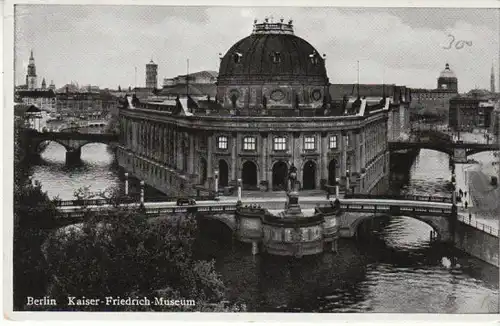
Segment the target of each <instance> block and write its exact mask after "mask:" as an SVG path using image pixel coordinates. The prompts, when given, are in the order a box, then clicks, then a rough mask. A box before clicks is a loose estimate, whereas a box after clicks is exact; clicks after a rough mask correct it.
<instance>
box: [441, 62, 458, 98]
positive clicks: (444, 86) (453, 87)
mask: <svg viewBox="0 0 500 326" xmlns="http://www.w3.org/2000/svg"><path fill="white" fill-rule="evenodd" d="M437 89H441V90H449V91H450V92H455V93H458V80H457V76H455V73H454V72H453V70H451V69H450V65H449V64H446V66H445V68H444V70H443V71H441V74H439V78H438V80H437Z"/></svg>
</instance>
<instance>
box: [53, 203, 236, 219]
mask: <svg viewBox="0 0 500 326" xmlns="http://www.w3.org/2000/svg"><path fill="white" fill-rule="evenodd" d="M235 210H236V205H216V206H196V205H189V206H187V205H186V206H172V207H161V208H154V207H149V208H145V213H146V214H147V215H150V216H161V215H162V214H175V213H195V212H204V213H221V212H234V211H235ZM106 212H110V211H109V210H100V211H99V213H100V214H101V215H106ZM61 216H62V217H63V218H83V217H84V216H85V212H84V211H80V210H79V211H75V212H64V213H61Z"/></svg>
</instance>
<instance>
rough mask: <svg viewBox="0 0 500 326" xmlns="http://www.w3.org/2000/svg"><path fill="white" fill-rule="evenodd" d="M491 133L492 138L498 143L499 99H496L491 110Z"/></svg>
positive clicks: (499, 131)
mask: <svg viewBox="0 0 500 326" xmlns="http://www.w3.org/2000/svg"><path fill="white" fill-rule="evenodd" d="M491 133H492V134H493V139H494V140H496V142H497V144H499V145H500V100H497V101H496V103H495V108H494V109H493V112H492V116H491Z"/></svg>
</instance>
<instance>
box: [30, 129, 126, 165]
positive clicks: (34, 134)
mask: <svg viewBox="0 0 500 326" xmlns="http://www.w3.org/2000/svg"><path fill="white" fill-rule="evenodd" d="M26 133H27V135H26V136H27V139H29V141H28V142H27V143H28V147H29V148H27V149H26V150H27V151H26V152H27V153H30V154H37V153H39V152H40V151H39V146H40V144H41V143H43V142H46V141H54V142H56V143H58V144H60V145H62V146H64V148H65V149H66V163H68V164H71V163H75V162H79V161H80V155H81V148H82V147H83V146H85V145H87V144H90V143H103V144H111V143H117V142H118V137H119V135H116V134H104V133H80V132H76V131H75V132H38V131H36V130H26Z"/></svg>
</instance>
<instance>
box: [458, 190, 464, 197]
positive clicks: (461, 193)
mask: <svg viewBox="0 0 500 326" xmlns="http://www.w3.org/2000/svg"><path fill="white" fill-rule="evenodd" d="M458 193H459V194H460V198H462V196H463V195H464V192H463V191H462V189H459V190H458Z"/></svg>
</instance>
